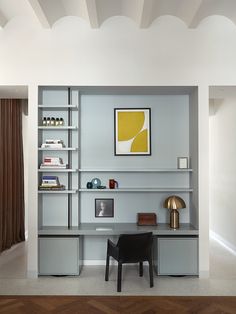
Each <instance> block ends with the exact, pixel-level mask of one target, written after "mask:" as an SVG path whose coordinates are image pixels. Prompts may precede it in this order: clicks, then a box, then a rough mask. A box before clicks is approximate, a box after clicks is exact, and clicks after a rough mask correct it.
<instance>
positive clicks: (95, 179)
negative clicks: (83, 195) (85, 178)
mask: <svg viewBox="0 0 236 314" xmlns="http://www.w3.org/2000/svg"><path fill="white" fill-rule="evenodd" d="M91 182H92V185H93V189H97V187H98V186H100V185H101V180H100V179H99V178H93V179H92V180H91Z"/></svg>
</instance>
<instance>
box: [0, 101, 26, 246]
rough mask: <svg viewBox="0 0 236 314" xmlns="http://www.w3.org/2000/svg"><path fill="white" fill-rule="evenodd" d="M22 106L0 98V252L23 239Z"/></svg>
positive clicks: (19, 102) (18, 102) (19, 103)
mask: <svg viewBox="0 0 236 314" xmlns="http://www.w3.org/2000/svg"><path fill="white" fill-rule="evenodd" d="M24 206H25V205H24V165H23V139H22V105H21V100H19V99H0V252H2V251H4V250H6V249H8V248H10V247H11V246H12V245H13V244H16V243H18V242H21V241H24V240H25V227H24V213H25V208H24Z"/></svg>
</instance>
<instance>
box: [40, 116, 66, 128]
mask: <svg viewBox="0 0 236 314" xmlns="http://www.w3.org/2000/svg"><path fill="white" fill-rule="evenodd" d="M64 124H65V123H64V119H63V118H54V117H51V118H50V117H43V119H42V125H43V126H63V125H64Z"/></svg>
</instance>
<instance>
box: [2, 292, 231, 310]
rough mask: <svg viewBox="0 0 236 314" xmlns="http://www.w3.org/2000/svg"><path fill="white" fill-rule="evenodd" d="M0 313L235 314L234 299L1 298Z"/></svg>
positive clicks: (133, 297)
mask: <svg viewBox="0 0 236 314" xmlns="http://www.w3.org/2000/svg"><path fill="white" fill-rule="evenodd" d="M0 313H11V314H18V313H20V314H36V313H37V314H38V313H40V314H41V313H42V314H49V313H50V314H52V313H53V314H55V313H56V314H63V313H65V314H68V313H73V314H76V313H78V314H104V313H106V314H120V313H121V314H123V313H124V314H128V313H129V314H154V313H160V314H166V313H173V314H178V313H201V314H213V313H217V314H220V313H222V314H223V313H230V314H231V313H232V314H235V313H236V297H155V296H153V297H151V296H150V297H142V296H137V297H135V296H132V297H126V296H121V297H119V296H118V297H116V296H114V297H106V296H102V297H101V296H81V297H80V296H0Z"/></svg>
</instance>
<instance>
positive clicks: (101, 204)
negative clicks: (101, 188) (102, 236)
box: [95, 198, 114, 217]
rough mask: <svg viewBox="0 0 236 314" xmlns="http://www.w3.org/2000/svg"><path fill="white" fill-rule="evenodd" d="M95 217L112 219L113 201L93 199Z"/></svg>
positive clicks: (110, 199)
mask: <svg viewBox="0 0 236 314" xmlns="http://www.w3.org/2000/svg"><path fill="white" fill-rule="evenodd" d="M95 217H114V199H113V198H103V199H98V198H96V199H95Z"/></svg>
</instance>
